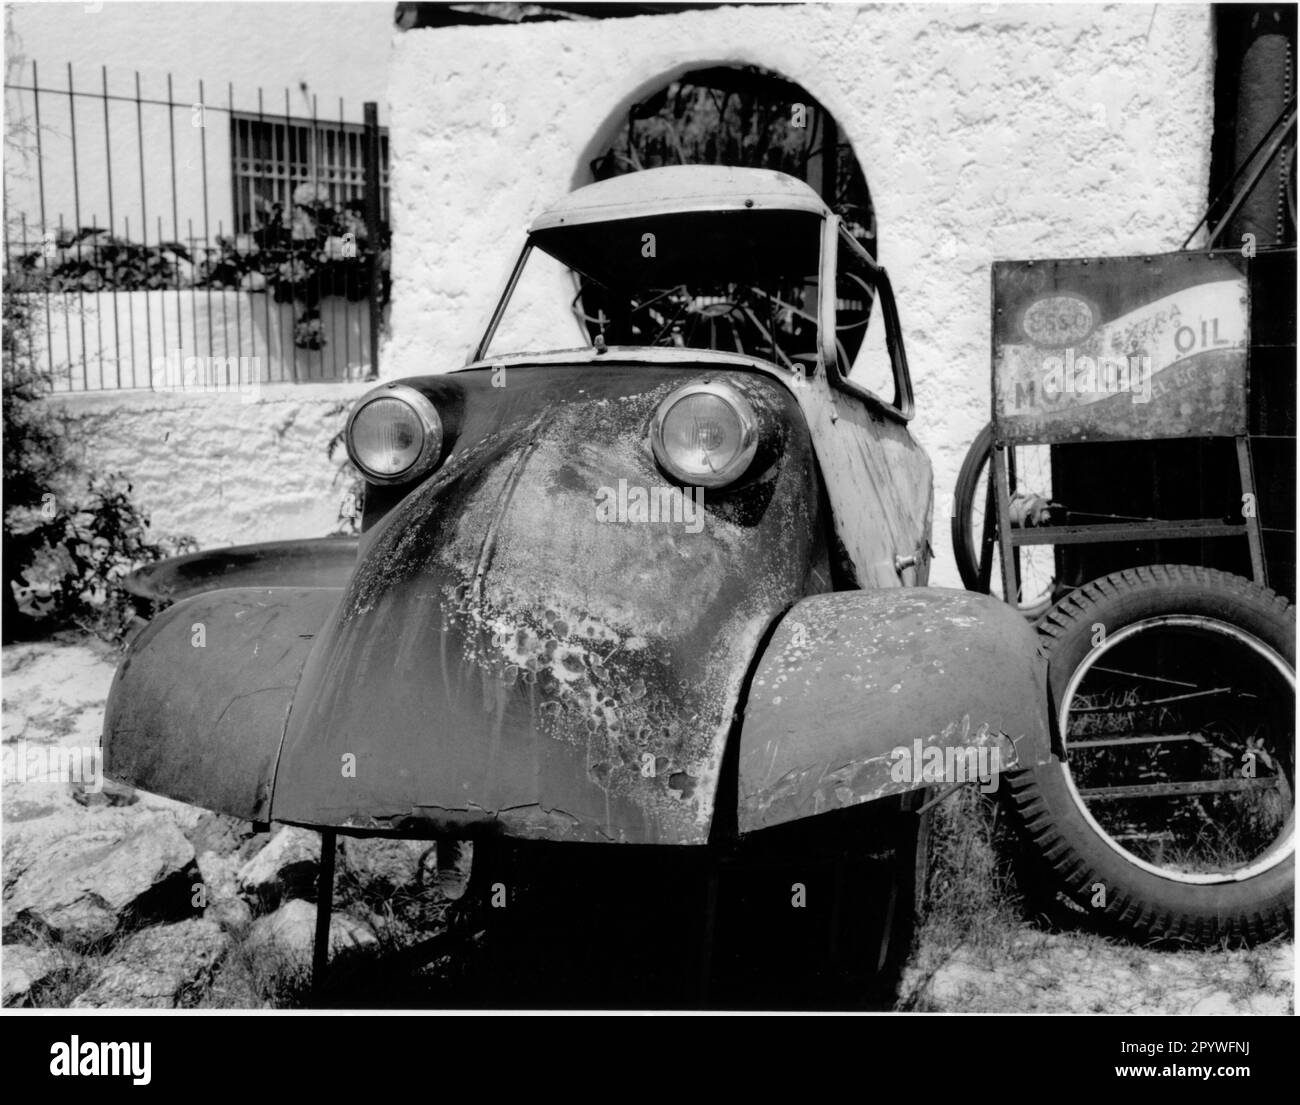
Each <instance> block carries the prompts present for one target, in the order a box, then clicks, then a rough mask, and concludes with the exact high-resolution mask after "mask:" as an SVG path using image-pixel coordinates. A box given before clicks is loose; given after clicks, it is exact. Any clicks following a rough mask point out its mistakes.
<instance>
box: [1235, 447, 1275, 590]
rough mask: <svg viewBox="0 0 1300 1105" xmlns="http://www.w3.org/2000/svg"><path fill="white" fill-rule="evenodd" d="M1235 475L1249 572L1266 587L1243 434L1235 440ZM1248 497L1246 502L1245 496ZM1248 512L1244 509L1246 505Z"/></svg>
mask: <svg viewBox="0 0 1300 1105" xmlns="http://www.w3.org/2000/svg"><path fill="white" fill-rule="evenodd" d="M1237 474H1238V476H1239V477H1240V478H1241V494H1242V507H1243V511H1242V512H1243V513H1244V514H1245V515H1246V540H1247V541H1249V542H1250V572H1251V575H1252V576H1253V577H1254V580H1255V582H1256V583H1258V584H1259V585H1260V586H1261V587H1267V586H1268V569H1267V568H1266V567H1265V565H1264V542H1263V538H1262V537H1261V536H1260V530H1259V496H1258V495H1256V494H1255V473H1254V468H1253V466H1252V465H1251V462H1250V441H1249V439H1248V438H1247V437H1246V436H1245V435H1244V434H1243V435H1242V436H1241V437H1239V438H1237ZM1247 495H1249V496H1250V498H1249V499H1248V500H1247V499H1246V498H1245V496H1247ZM1247 502H1248V503H1249V504H1250V507H1249V510H1246V509H1244V508H1245V506H1246V503H1247Z"/></svg>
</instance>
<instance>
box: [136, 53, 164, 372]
mask: <svg viewBox="0 0 1300 1105" xmlns="http://www.w3.org/2000/svg"><path fill="white" fill-rule="evenodd" d="M135 132H136V136H137V145H138V147H139V150H140V249H141V250H143V251H145V255H146V256H148V250H147V246H148V244H149V212H148V209H147V208H146V207H145V187H144V117H143V116H142V115H141V112H140V70H138V69H137V70H136V71H135ZM144 333H145V356H146V357H147V358H148V362H149V373H150V376H149V378H150V379H151V380H152V379H153V312H152V310H151V309H150V307H149V289H148V288H145V290H144ZM164 337H165V335H164ZM131 386H132V387H134V386H135V355H134V351H133V352H132V356H131Z"/></svg>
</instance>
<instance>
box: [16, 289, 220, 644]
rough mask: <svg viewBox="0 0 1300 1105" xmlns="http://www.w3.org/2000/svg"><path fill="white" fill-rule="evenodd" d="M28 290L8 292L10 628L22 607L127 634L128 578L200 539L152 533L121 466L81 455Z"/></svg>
mask: <svg viewBox="0 0 1300 1105" xmlns="http://www.w3.org/2000/svg"><path fill="white" fill-rule="evenodd" d="M30 311H31V308H30V305H29V303H28V302H27V299H26V297H24V296H17V295H12V294H9V292H8V290H7V289H6V294H5V296H4V370H3V399H4V466H5V467H4V496H5V509H4V580H3V582H4V600H5V601H4V606H5V612H4V613H5V618H4V620H5V632H6V635H7V636H11V635H13V634H14V633H15V632H16V631H17V630H18V629H19V626H17V625H15V621H16V620H17V618H16V616H17V615H22V616H24V617H25V618H26V619H30V620H31V621H29V622H28V624H27V626H25V627H23V628H27V629H31V628H32V627H33V625H32V623H38V624H39V625H40V626H41V627H43V628H47V629H50V630H53V629H57V628H61V627H64V626H69V625H77V626H80V627H81V628H82V629H85V630H87V631H89V632H94V633H98V634H100V635H101V636H104V637H108V638H110V639H113V638H117V637H119V636H120V635H121V634H122V632H123V631H124V630H125V628H126V626H127V625H128V623H129V622H130V620H131V616H132V613H133V609H132V606H131V602H130V599H129V597H128V596H127V594H126V593H125V592H124V591H123V590H122V588H121V580H122V578H123V577H124V576H126V575H127V574H128V573H129V572H131V571H132V570H133V569H135V568H137V567H139V566H141V565H143V564H148V563H151V562H153V561H155V560H160V559H162V558H163V557H164V556H170V555H174V554H175V553H179V552H185V551H188V550H190V549H193V548H195V547H196V544H195V542H194V539H193V538H190V537H175V538H164V539H163V540H160V541H151V540H149V539H148V536H147V534H148V530H149V516H148V515H147V514H145V513H144V512H143V511H142V510H141V509H140V507H139V505H138V504H137V503H136V502H135V501H134V500H133V499H132V497H131V485H130V483H128V482H127V480H126V478H125V476H123V475H121V474H120V473H111V474H108V475H105V476H100V477H95V476H88V475H86V474H85V473H84V472H82V471H81V470H80V468H79V467H78V465H77V464H76V463H75V462H74V461H73V459H72V456H71V451H70V449H69V447H68V446H69V426H68V424H67V423H65V422H64V421H63V420H61V419H60V418H59V417H58V416H57V414H56V413H55V412H54V411H53V410H52V409H51V408H50V406H49V404H48V403H46V401H45V397H46V395H47V394H48V392H49V389H50V377H49V373H48V372H47V371H45V370H42V369H41V368H39V367H38V365H37V364H36V361H35V358H33V356H32V350H31V316H30Z"/></svg>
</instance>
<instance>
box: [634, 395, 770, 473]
mask: <svg viewBox="0 0 1300 1105" xmlns="http://www.w3.org/2000/svg"><path fill="white" fill-rule="evenodd" d="M650 445H651V448H652V449H653V450H654V454H655V459H656V460H657V461H658V462H659V465H660V467H662V468H663V469H665V470H666V471H667V472H668V473H669V474H670V475H671V476H673V477H674V478H676V479H678V480H680V481H681V482H682V483H684V484H689V485H693V486H696V487H723V486H725V485H726V484H729V483H732V482H733V481H735V480H737V479H739V478H740V477H741V476H742V475H744V474H745V471H746V470H747V469H748V468H749V465H750V462H751V461H753V459H754V453H755V452H756V451H757V449H758V419H757V418H756V417H755V415H754V408H753V407H751V406H750V405H749V402H748V401H747V400H746V399H745V398H744V397H743V396H742V395H741V394H740V393H739V392H738V391H737V390H736V389H735V388H733V387H731V386H730V385H728V384H724V383H700V384H688V385H687V386H686V387H683V388H678V390H677V391H675V392H673V393H672V394H671V395H670V396H668V398H667V399H665V400H664V401H663V402H662V403H660V404H659V409H658V410H657V411H656V412H655V416H654V421H653V422H652V423H651V426H650Z"/></svg>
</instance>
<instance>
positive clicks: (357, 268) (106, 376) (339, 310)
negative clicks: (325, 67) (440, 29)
mask: <svg viewBox="0 0 1300 1105" xmlns="http://www.w3.org/2000/svg"><path fill="white" fill-rule="evenodd" d="M99 77H100V80H99V82H98V84H99V87H98V88H93V87H85V86H84V85H85V81H84V79H83V80H82V82H81V84H82V87H78V82H77V80H76V78H75V76H74V73H73V68H72V65H71V64H69V65H68V66H67V83H66V87H64V88H58V87H55V86H53V85H51V84H43V83H42V81H41V76H40V72H39V71H38V68H37V64H36V63H35V62H32V63H31V65H30V68H28V67H27V66H24V67H23V69H22V70H21V71H20V72H19V73H18V74H17V76H16V79H13V80H12V83H11V82H10V81H7V82H6V84H5V94H6V101H7V102H6V115H7V117H8V119H9V120H10V126H9V128H8V131H9V133H8V135H7V139H6V142H7V150H6V160H5V207H6V211H5V215H6V217H5V228H4V233H5V249H4V258H5V260H4V265H5V274H4V275H5V285H6V294H7V295H15V296H25V297H28V303H29V305H30V306H31V307H32V308H33V312H32V313H33V315H34V317H35V320H36V326H35V328H34V329H35V335H34V341H33V351H34V355H35V356H37V357H38V358H40V360H41V361H42V362H43V367H44V368H45V370H46V371H48V372H49V373H50V374H51V375H52V376H53V378H54V386H55V389H56V390H60V391H99V390H116V389H153V390H187V389H209V388H221V387H233V386H236V385H247V384H261V383H278V382H285V383H294V382H312V381H328V380H342V379H353V378H371V377H373V376H375V375H376V374H377V366H378V347H379V336H380V330H381V328H382V326H383V319H384V314H385V311H386V307H387V302H388V288H389V278H388V256H389V232H388V220H387V211H388V137H387V134H386V133H385V132H384V130H383V128H381V127H380V126H379V124H378V109H377V106H376V104H375V103H373V102H366V103H365V104H364V105H363V108H362V116H361V118H360V119H359V120H358V119H356V118H352V119H349V118H348V114H347V111H346V108H345V105H344V103H343V101H342V100H341V99H340V100H339V103H338V110H337V114H335V113H334V112H332V111H331V113H330V118H325V117H323V116H322V115H321V114H320V113H319V112H318V105H317V97H316V96H315V95H312V96H311V97H310V101H309V102H307V97H306V95H305V90H304V91H303V93H302V94H301V98H302V101H303V102H302V103H301V104H300V105H299V108H298V110H297V112H295V110H294V104H293V99H292V94H291V93H290V91H289V90H288V89H285V91H284V102H283V108H282V109H280V107H279V105H278V104H277V106H276V108H275V109H274V110H273V109H272V108H271V107H270V105H269V104H268V103H267V101H266V98H265V96H264V92H263V90H262V89H261V88H258V89H257V90H256V100H255V103H254V102H242V101H241V100H240V99H239V98H237V97H236V90H235V88H234V86H233V84H229V83H228V84H227V86H226V88H225V97H224V101H225V102H224V103H217V102H211V101H210V100H209V93H208V89H207V88H206V87H205V85H204V82H203V81H201V80H200V81H198V82H197V87H196V93H197V98H196V99H194V100H191V101H189V102H186V101H185V100H184V98H183V97H179V98H178V96H177V93H176V83H175V82H174V80H173V77H172V75H171V74H168V75H167V78H166V94H165V97H159V96H146V95H144V94H143V92H142V87H141V79H140V74H139V73H138V72H136V73H135V75H134V82H133V87H132V89H131V90H130V91H129V93H128V94H122V92H121V91H120V89H119V90H118V91H113V92H110V87H109V73H108V68H107V67H106V66H103V67H101V69H100V74H99ZM304 109H306V110H304ZM15 122H16V123H17V125H15ZM178 122H179V126H178ZM15 135H16V136H17V138H15Z"/></svg>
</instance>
